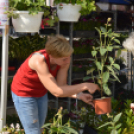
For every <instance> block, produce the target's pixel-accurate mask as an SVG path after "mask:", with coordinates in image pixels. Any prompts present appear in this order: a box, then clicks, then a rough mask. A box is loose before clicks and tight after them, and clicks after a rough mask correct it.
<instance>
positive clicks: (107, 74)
mask: <svg viewBox="0 0 134 134" xmlns="http://www.w3.org/2000/svg"><path fill="white" fill-rule="evenodd" d="M102 77H103V83H106V82H108V79H109V72H104V73H103V76H102Z"/></svg>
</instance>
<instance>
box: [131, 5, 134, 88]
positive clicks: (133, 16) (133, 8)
mask: <svg viewBox="0 0 134 134" xmlns="http://www.w3.org/2000/svg"><path fill="white" fill-rule="evenodd" d="M132 11H134V7H133V5H132ZM133 18H134V13H133V12H132V32H133V31H134V30H133V27H134V22H133ZM131 59H132V62H131V64H133V65H131V68H133V72H132V71H131V77H132V73H133V85H132V84H131V86H133V87H132V88H133V90H134V58H133V55H132V53H131ZM131 79H132V78H131ZM131 83H132V81H131ZM132 88H131V89H132Z"/></svg>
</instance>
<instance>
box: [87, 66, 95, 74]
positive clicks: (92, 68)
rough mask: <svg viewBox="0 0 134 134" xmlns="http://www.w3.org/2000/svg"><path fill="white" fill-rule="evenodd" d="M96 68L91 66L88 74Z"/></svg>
mask: <svg viewBox="0 0 134 134" xmlns="http://www.w3.org/2000/svg"><path fill="white" fill-rule="evenodd" d="M94 70H95V67H91V68H90V70H87V75H89V74H90V73H92V72H93V71H94Z"/></svg>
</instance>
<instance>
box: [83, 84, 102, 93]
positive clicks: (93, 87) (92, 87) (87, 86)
mask: <svg viewBox="0 0 134 134" xmlns="http://www.w3.org/2000/svg"><path fill="white" fill-rule="evenodd" d="M84 84H85V90H88V91H89V92H90V93H91V94H93V93H94V92H95V91H96V90H100V88H99V86H98V85H97V84H94V83H84Z"/></svg>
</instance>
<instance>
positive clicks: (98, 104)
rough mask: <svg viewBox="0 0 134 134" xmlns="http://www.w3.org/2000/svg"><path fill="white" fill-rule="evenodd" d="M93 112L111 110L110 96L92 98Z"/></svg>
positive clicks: (100, 112)
mask: <svg viewBox="0 0 134 134" xmlns="http://www.w3.org/2000/svg"><path fill="white" fill-rule="evenodd" d="M93 102H94V105H95V113H96V114H98V115H99V114H106V113H110V112H111V97H106V98H100V99H94V101H93Z"/></svg>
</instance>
